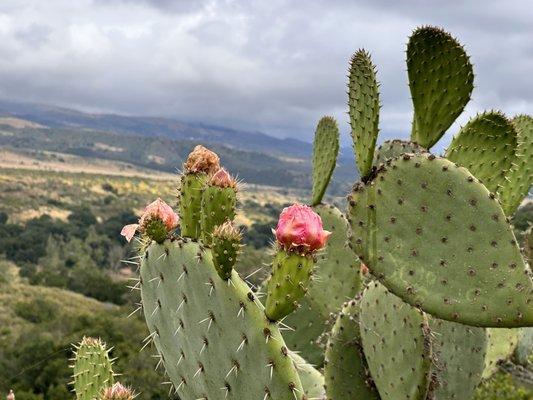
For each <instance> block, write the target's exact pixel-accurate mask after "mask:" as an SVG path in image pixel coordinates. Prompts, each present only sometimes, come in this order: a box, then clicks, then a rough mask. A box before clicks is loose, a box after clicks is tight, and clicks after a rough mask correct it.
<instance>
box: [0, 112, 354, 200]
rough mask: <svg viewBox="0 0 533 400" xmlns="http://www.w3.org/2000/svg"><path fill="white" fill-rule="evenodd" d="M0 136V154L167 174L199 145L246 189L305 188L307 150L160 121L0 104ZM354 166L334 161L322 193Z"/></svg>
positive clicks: (341, 188) (342, 182) (350, 176)
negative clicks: (77, 159)
mask: <svg viewBox="0 0 533 400" xmlns="http://www.w3.org/2000/svg"><path fill="white" fill-rule="evenodd" d="M0 129H1V130H2V132H0V146H2V147H5V148H11V149H15V150H19V151H20V150H32V151H53V152H58V153H66V154H74V155H78V156H86V157H91V158H102V159H108V160H117V161H123V162H127V163H131V164H134V165H136V166H140V167H143V168H150V169H154V170H159V171H165V172H175V171H176V170H177V169H178V168H180V167H181V165H182V163H183V161H184V159H185V158H186V156H187V154H188V153H189V151H190V150H191V149H192V148H193V147H194V145H196V144H204V145H206V146H209V147H210V148H212V149H213V150H215V151H216V152H217V153H219V155H220V156H221V158H222V161H223V163H224V165H225V166H226V167H227V168H228V169H230V170H231V171H233V173H235V174H237V175H238V176H239V178H241V179H243V180H244V181H246V182H249V183H256V184H264V185H272V186H281V187H294V188H310V187H311V177H310V170H311V164H310V160H311V153H312V145H311V144H310V143H307V142H303V141H299V140H296V139H278V138H274V137H271V136H268V135H265V134H263V133H254V132H244V131H238V130H233V129H227V128H221V127H212V126H211V127H208V126H204V125H201V124H189V123H183V122H179V121H175V120H172V119H166V118H150V117H127V116H120V115H111V114H88V113H83V112H80V111H75V110H70V109H64V108H58V107H52V106H46V105H35V104H25V103H10V102H0ZM354 165H355V164H354V162H353V160H351V159H350V158H349V157H341V158H340V160H339V163H338V167H337V170H336V172H335V175H334V179H333V182H332V185H331V188H330V193H332V194H343V193H344V192H345V191H346V190H347V188H348V186H349V184H350V183H352V182H354V180H355V179H356V176H357V172H356V171H355V168H354Z"/></svg>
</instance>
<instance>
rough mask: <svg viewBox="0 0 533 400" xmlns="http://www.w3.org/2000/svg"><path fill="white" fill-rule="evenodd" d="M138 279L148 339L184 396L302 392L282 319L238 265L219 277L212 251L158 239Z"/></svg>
mask: <svg viewBox="0 0 533 400" xmlns="http://www.w3.org/2000/svg"><path fill="white" fill-rule="evenodd" d="M141 281H142V285H141V295H142V300H143V310H144V314H145V318H146V321H147V324H148V328H149V329H150V338H151V339H152V340H153V342H154V343H155V346H156V348H157V350H158V352H159V354H161V362H162V363H163V365H164V366H165V369H166V372H167V374H168V376H169V377H170V380H171V382H172V384H173V386H174V388H175V392H176V393H177V394H178V395H179V396H180V397H181V398H182V399H186V400H188V399H199V398H213V399H217V398H228V399H251V398H266V399H281V400H284V399H287V400H289V399H291V400H293V399H295V398H297V399H303V398H304V394H303V389H302V385H301V382H300V378H299V377H298V372H297V370H296V368H295V367H294V364H293V362H292V360H291V358H290V357H289V355H288V349H287V348H286V346H285V343H284V341H283V338H282V336H281V334H280V332H279V329H278V327H277V325H276V324H274V323H271V322H270V321H269V320H268V319H267V318H266V316H265V313H264V308H263V306H262V305H261V303H260V302H259V300H258V299H257V298H256V296H255V295H254V294H253V292H252V291H251V289H250V288H249V287H248V286H247V285H246V284H245V283H244V282H243V281H242V280H241V279H240V278H239V276H238V274H237V273H236V272H235V271H233V272H232V275H231V277H230V279H229V280H228V281H224V280H223V279H222V278H220V276H219V275H218V273H217V271H216V269H215V267H214V265H213V261H212V255H211V251H210V250H209V249H207V248H205V247H204V246H203V245H202V244H200V243H196V242H193V241H191V240H190V239H177V240H175V241H166V242H165V243H164V244H163V245H157V244H155V243H154V244H152V245H151V246H150V247H148V249H147V250H146V253H145V254H144V256H143V258H142V262H141Z"/></svg>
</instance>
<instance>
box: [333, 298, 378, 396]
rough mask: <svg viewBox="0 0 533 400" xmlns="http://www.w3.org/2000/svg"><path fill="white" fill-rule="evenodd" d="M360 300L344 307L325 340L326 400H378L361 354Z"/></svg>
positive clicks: (352, 301) (348, 303)
mask: <svg viewBox="0 0 533 400" xmlns="http://www.w3.org/2000/svg"><path fill="white" fill-rule="evenodd" d="M359 300H360V299H357V300H351V301H349V302H347V303H345V304H344V306H343V307H342V310H341V312H340V313H339V315H338V316H337V320H336V321H335V325H333V329H332V330H331V333H330V336H329V339H328V343H327V347H326V362H325V367H324V379H325V382H326V393H327V399H328V400H353V399H359V398H361V399H365V400H379V394H378V392H377V389H376V387H375V386H374V384H373V382H372V378H371V377H370V373H369V371H368V365H367V362H366V359H365V356H364V354H363V346H362V343H361V334H360V332H359V313H360V310H359V307H360V301H359Z"/></svg>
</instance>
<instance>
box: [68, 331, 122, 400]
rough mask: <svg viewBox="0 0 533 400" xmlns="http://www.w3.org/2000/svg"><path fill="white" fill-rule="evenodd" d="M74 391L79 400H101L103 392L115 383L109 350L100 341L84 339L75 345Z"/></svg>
mask: <svg viewBox="0 0 533 400" xmlns="http://www.w3.org/2000/svg"><path fill="white" fill-rule="evenodd" d="M74 347H75V351H74V358H73V361H74V365H73V366H72V368H73V369H74V391H75V393H76V399H77V400H95V399H99V396H100V394H101V393H102V391H103V390H104V389H106V388H108V387H111V386H112V385H113V383H114V373H113V369H112V360H111V359H110V358H109V350H108V349H107V348H106V345H105V343H103V342H102V341H101V340H100V339H94V338H90V337H84V338H83V340H82V341H81V342H80V343H79V344H78V345H75V346H74Z"/></svg>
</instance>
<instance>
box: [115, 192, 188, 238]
mask: <svg viewBox="0 0 533 400" xmlns="http://www.w3.org/2000/svg"><path fill="white" fill-rule="evenodd" d="M154 219H158V220H160V221H161V222H163V224H164V225H165V227H166V228H167V230H168V231H171V230H172V229H174V228H176V227H177V226H178V223H179V217H178V214H176V213H175V212H174V210H173V209H172V207H170V206H169V205H168V204H167V203H165V202H164V201H163V200H161V199H160V198H158V199H157V200H156V201H154V202H152V203H150V204H148V205H147V206H146V208H145V209H144V212H143V215H142V216H141V218H140V219H139V223H138V224H129V225H126V226H124V227H123V228H122V231H121V232H120V234H121V235H122V236H124V237H125V238H126V240H127V241H128V242H129V241H131V239H132V238H133V236H134V235H135V232H136V231H139V232H141V233H143V232H144V230H145V228H146V225H147V224H148V223H149V222H150V221H152V220H154Z"/></svg>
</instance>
